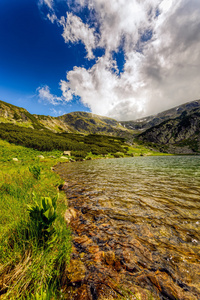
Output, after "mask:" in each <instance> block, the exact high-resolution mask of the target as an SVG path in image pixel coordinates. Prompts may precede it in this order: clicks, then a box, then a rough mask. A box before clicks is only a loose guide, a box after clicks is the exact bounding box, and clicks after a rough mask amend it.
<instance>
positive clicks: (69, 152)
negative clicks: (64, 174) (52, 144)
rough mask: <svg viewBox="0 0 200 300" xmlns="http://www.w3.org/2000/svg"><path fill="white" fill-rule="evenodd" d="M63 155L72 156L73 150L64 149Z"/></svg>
mask: <svg viewBox="0 0 200 300" xmlns="http://www.w3.org/2000/svg"><path fill="white" fill-rule="evenodd" d="M63 155H68V156H71V151H64V152H63Z"/></svg>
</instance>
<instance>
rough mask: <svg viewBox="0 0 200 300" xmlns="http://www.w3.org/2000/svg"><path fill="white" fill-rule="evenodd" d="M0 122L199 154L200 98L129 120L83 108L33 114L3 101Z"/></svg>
mask: <svg viewBox="0 0 200 300" xmlns="http://www.w3.org/2000/svg"><path fill="white" fill-rule="evenodd" d="M0 123H11V124H15V125H18V126H22V127H28V128H29V127H30V128H33V129H37V130H49V131H53V132H55V133H73V134H83V135H87V134H101V135H108V136H109V135H110V136H118V137H122V138H125V139H126V140H127V141H129V142H130V143H133V141H134V139H137V140H138V141H139V142H141V143H145V144H146V145H149V147H153V148H155V149H159V150H160V151H162V152H169V153H174V154H195V153H197V154H198V153H200V100H195V101H191V102H187V103H185V104H183V105H179V106H176V107H174V108H171V109H169V110H166V111H164V112H161V113H159V114H157V115H153V116H149V117H146V118H142V119H138V120H136V121H127V122H118V121H116V120H115V119H112V118H108V117H104V116H98V115H96V114H92V113H88V112H81V111H79V112H71V113H68V114H65V115H63V116H59V117H51V116H44V115H36V114H34V115H32V114H30V113H29V112H28V111H27V110H26V109H24V108H21V107H18V106H15V105H12V104H9V103H7V102H4V101H0Z"/></svg>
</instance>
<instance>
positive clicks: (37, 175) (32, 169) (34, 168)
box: [29, 166, 41, 180]
mask: <svg viewBox="0 0 200 300" xmlns="http://www.w3.org/2000/svg"><path fill="white" fill-rule="evenodd" d="M29 171H30V172H31V173H32V174H33V177H34V178H35V179H37V180H39V179H40V175H41V168H40V166H30V167H29Z"/></svg>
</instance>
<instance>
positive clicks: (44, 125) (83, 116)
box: [0, 101, 134, 138]
mask: <svg viewBox="0 0 200 300" xmlns="http://www.w3.org/2000/svg"><path fill="white" fill-rule="evenodd" d="M0 123H12V124H15V125H18V126H22V127H30V128H35V129H48V130H51V131H53V132H58V133H62V132H68V133H82V134H95V133H96V134H104V135H111V136H112V135H113V136H120V137H125V138H131V137H132V136H133V133H134V132H133V131H132V130H130V129H127V128H124V126H122V125H121V124H120V123H119V122H117V121H116V120H114V119H111V118H107V117H102V116H98V115H94V114H92V113H87V112H72V113H69V114H66V115H63V116H60V117H51V116H43V115H36V114H35V115H32V114H30V113H29V112H28V111H27V110H26V109H24V108H21V107H17V106H15V105H12V104H9V103H6V102H3V101H0Z"/></svg>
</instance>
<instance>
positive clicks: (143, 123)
mask: <svg viewBox="0 0 200 300" xmlns="http://www.w3.org/2000/svg"><path fill="white" fill-rule="evenodd" d="M195 108H200V100H196V101H192V102H187V103H185V104H182V105H179V106H176V107H174V108H171V109H168V110H166V111H164V112H161V113H159V114H157V115H152V116H148V117H145V118H142V119H137V120H135V121H123V122H120V123H121V124H122V125H123V126H124V127H125V128H127V129H131V130H137V131H140V132H142V131H145V130H147V129H149V128H151V127H153V126H156V125H159V124H160V123H162V122H164V121H166V120H168V119H175V118H177V117H180V116H181V114H182V113H183V112H184V111H186V112H188V113H189V112H190V111H192V110H193V109H195Z"/></svg>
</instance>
